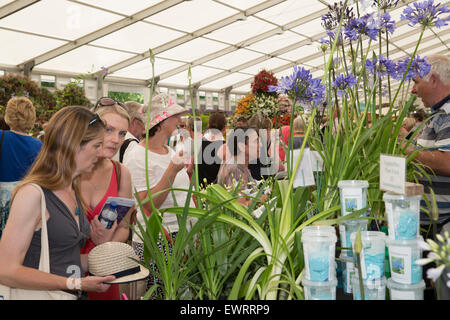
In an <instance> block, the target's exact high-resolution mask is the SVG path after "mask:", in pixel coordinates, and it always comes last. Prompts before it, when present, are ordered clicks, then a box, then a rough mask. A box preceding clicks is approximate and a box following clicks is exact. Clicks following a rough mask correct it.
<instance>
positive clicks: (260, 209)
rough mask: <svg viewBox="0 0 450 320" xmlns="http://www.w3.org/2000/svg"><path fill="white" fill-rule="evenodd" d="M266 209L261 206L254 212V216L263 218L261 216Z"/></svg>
mask: <svg viewBox="0 0 450 320" xmlns="http://www.w3.org/2000/svg"><path fill="white" fill-rule="evenodd" d="M264 210H265V207H264V206H260V207H259V208H258V209H256V210H254V211H253V212H252V215H253V216H254V217H255V218H256V219H258V218H259V217H261V215H262V214H263V213H264Z"/></svg>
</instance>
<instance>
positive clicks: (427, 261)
mask: <svg viewBox="0 0 450 320" xmlns="http://www.w3.org/2000/svg"><path fill="white" fill-rule="evenodd" d="M433 261H434V260H433V259H417V260H416V261H415V262H414V263H415V264H417V265H418V266H424V265H426V264H429V263H431V262H433Z"/></svg>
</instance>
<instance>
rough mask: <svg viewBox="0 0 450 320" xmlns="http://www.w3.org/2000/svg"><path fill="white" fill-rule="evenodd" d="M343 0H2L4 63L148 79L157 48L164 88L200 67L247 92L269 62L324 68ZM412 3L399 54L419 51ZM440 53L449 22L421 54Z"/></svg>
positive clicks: (199, 74) (201, 78)
mask: <svg viewBox="0 0 450 320" xmlns="http://www.w3.org/2000/svg"><path fill="white" fill-rule="evenodd" d="M334 2H335V1H330V0H192V1H183V0H165V1H161V0H129V1H123V0H67V1H66V0H41V1H32V0H18V1H9V0H0V39H2V47H1V49H0V69H2V68H3V69H6V70H14V69H17V70H22V69H23V68H24V66H25V65H26V64H27V63H28V64H29V63H30V62H32V64H33V63H34V67H33V72H39V73H41V74H45V73H48V74H52V73H53V74H64V75H69V76H75V75H79V74H86V73H95V72H98V71H100V70H101V69H102V68H108V75H107V77H106V81H108V80H114V81H115V82H123V83H124V84H127V83H142V84H143V85H144V84H148V83H149V81H151V78H152V69H151V64H150V62H149V53H148V49H149V48H151V49H152V50H153V52H154V54H155V55H156V60H155V70H154V74H155V78H157V79H159V82H158V84H159V85H160V86H169V87H177V88H186V87H187V86H188V75H187V73H188V72H187V70H188V68H189V66H191V69H192V84H193V85H194V86H195V87H197V88H199V90H214V91H225V90H226V89H228V90H231V93H244V92H248V91H249V90H250V83H251V81H252V79H253V76H254V75H255V74H256V73H258V72H259V71H260V70H261V69H263V68H264V69H266V70H272V71H273V72H274V73H275V75H276V76H277V77H278V78H279V77H281V76H283V75H287V74H289V73H290V72H291V69H292V67H293V66H294V65H302V66H304V67H306V68H308V69H310V70H312V71H313V72H314V76H316V77H318V76H321V75H322V73H323V70H322V69H323V56H322V53H321V52H320V51H319V42H318V41H319V39H320V38H322V37H324V36H325V32H324V29H323V28H322V26H321V23H320V22H321V16H322V15H324V14H325V13H326V12H327V11H328V8H327V5H328V4H332V3H334ZM351 2H352V1H351ZM412 2H413V1H411V0H400V2H399V3H398V5H397V8H395V9H394V10H392V11H391V16H392V17H393V18H394V19H395V20H396V21H397V30H396V32H395V33H394V35H393V38H392V39H391V41H392V42H391V43H392V45H391V51H390V53H391V58H393V59H401V58H404V57H405V56H406V55H408V54H411V53H412V51H413V49H414V47H415V45H416V41H417V38H418V35H419V33H420V29H419V27H410V26H408V25H407V24H406V23H405V22H404V21H403V22H400V14H401V13H402V11H403V9H404V8H405V6H406V5H407V4H411V3H412ZM436 2H439V1H436ZM441 2H442V3H443V4H447V5H449V6H450V2H449V1H447V2H446V1H444V0H442V1H441ZM364 43H365V46H366V47H367V46H368V41H367V40H366V41H364ZM383 47H384V44H383ZM371 48H372V49H374V50H375V49H376V48H378V43H372V44H371ZM377 50H378V49H377ZM431 53H441V54H446V55H450V26H445V27H443V28H441V29H436V28H433V29H432V30H427V31H426V32H425V34H424V37H423V41H422V44H421V46H420V49H419V54H420V55H427V54H431Z"/></svg>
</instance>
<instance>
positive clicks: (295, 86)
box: [268, 66, 325, 105]
mask: <svg viewBox="0 0 450 320" xmlns="http://www.w3.org/2000/svg"><path fill="white" fill-rule="evenodd" d="M268 91H269V92H275V91H277V92H279V93H283V94H287V95H288V96H290V97H291V98H294V99H295V100H296V101H298V102H303V103H308V102H313V103H314V104H315V105H318V104H319V103H321V101H322V100H323V98H324V92H325V86H324V85H323V84H322V80H320V79H313V78H312V75H311V73H310V72H309V70H306V69H305V68H303V67H299V66H294V72H293V73H292V74H291V75H289V76H285V77H281V79H280V82H279V85H277V86H269V87H268Z"/></svg>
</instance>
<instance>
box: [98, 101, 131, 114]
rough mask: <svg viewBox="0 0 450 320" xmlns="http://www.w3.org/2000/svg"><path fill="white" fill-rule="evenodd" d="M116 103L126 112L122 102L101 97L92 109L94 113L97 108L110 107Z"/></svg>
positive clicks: (126, 109)
mask: <svg viewBox="0 0 450 320" xmlns="http://www.w3.org/2000/svg"><path fill="white" fill-rule="evenodd" d="M116 103H117V104H118V105H119V106H121V107H122V108H124V109H125V111H127V112H128V108H127V107H126V106H125V105H124V104H123V103H122V102H120V101H117V100H116V99H113V98H110V97H101V98H100V99H98V100H97V103H96V104H95V107H94V112H96V111H97V110H98V108H99V107H110V106H113V105H115V104H116Z"/></svg>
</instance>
